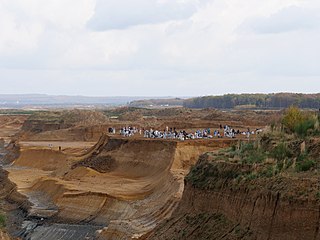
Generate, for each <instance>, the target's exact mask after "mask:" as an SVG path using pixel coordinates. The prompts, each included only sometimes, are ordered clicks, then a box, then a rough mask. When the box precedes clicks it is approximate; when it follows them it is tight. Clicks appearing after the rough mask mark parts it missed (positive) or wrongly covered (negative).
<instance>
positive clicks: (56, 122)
mask: <svg viewBox="0 0 320 240" xmlns="http://www.w3.org/2000/svg"><path fill="white" fill-rule="evenodd" d="M107 121H108V118H107V117H106V116H105V115H104V114H103V113H102V112H99V111H89V110H78V109H76V110H65V111H56V112H47V111H43V112H35V113H34V114H33V115H31V116H30V117H29V118H28V119H27V120H26V121H25V122H24V124H23V127H22V129H23V130H24V131H26V132H33V133H40V132H45V131H55V130H60V129H67V128H70V127H75V126H92V125H99V124H104V123H106V122H107Z"/></svg>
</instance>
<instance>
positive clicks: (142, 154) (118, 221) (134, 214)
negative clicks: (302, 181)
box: [16, 136, 232, 239]
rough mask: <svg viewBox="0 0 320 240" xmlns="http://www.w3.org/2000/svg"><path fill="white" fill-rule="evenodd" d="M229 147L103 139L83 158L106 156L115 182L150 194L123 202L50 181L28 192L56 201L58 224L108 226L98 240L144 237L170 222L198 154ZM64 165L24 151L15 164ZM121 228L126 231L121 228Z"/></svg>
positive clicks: (60, 158)
mask: <svg viewBox="0 0 320 240" xmlns="http://www.w3.org/2000/svg"><path fill="white" fill-rule="evenodd" d="M231 143H232V141H229V140H227V139H226V140H221V141H211V140H195V141H185V142H180V141H171V140H158V139H129V138H108V137H106V136H104V137H102V138H101V139H100V140H99V141H98V143H97V145H96V146H94V147H92V148H91V152H90V153H88V154H86V155H84V156H83V157H84V158H87V157H89V156H90V155H91V157H92V156H107V155H110V156H111V157H112V158H114V159H115V161H116V163H117V168H116V169H115V171H116V172H117V173H120V176H119V177H121V175H122V176H123V177H129V178H132V179H135V178H137V179H141V178H143V179H146V180H147V181H150V186H149V187H150V189H151V190H150V192H149V191H148V192H146V193H143V194H142V195H141V196H140V195H139V196H136V199H131V197H130V196H129V198H128V199H127V200H126V196H123V197H121V198H117V197H114V196H109V195H107V194H99V193H95V192H75V191H69V190H68V189H67V188H66V187H65V186H64V185H62V184H60V183H59V182H57V181H55V180H50V179H49V180H41V181H39V182H38V183H36V184H35V185H34V186H33V187H32V189H31V190H32V191H42V192H45V193H46V194H47V195H48V196H49V197H50V198H51V199H52V200H53V201H54V203H55V204H56V205H57V207H58V208H59V212H58V213H57V215H56V216H55V219H56V220H57V221H58V222H68V223H90V224H97V225H101V226H103V225H104V226H105V225H108V229H107V231H103V232H102V234H101V237H102V238H104V239H119V238H117V237H114V236H117V235H121V236H123V239H127V237H130V236H132V235H130V234H137V233H138V235H139V234H145V233H147V232H149V231H151V230H152V229H153V228H154V227H155V226H156V225H157V224H158V223H159V222H161V221H163V220H164V219H167V218H169V217H170V216H171V213H172V211H174V209H175V208H176V206H177V204H176V203H177V202H178V201H179V200H180V198H181V196H182V192H183V186H184V183H183V177H184V176H185V174H187V173H188V171H189V169H190V166H191V165H193V164H195V163H196V161H197V159H198V157H199V155H201V154H202V153H204V152H207V151H213V150H216V149H219V148H223V147H226V146H229V145H230V144H231ZM46 156H48V157H49V158H48V160H49V164H48V165H46V164H44V162H43V160H44V159H46V158H47V157H46ZM55 160H56V161H55ZM78 160H79V159H78ZM67 161H68V158H67V157H66V156H65V155H63V154H62V153H59V152H56V151H52V150H43V149H25V150H23V151H22V152H21V155H20V157H19V158H18V160H16V164H17V165H19V166H27V167H34V168H39V169H43V170H54V171H57V172H60V169H59V167H61V166H62V167H63V172H64V171H65V170H66V169H67V168H68V166H69V163H67ZM73 161H74V160H72V162H73ZM69 170H70V169H69ZM180 170H182V173H181V176H182V177H181V176H180V177H179V178H177V177H176V176H174V175H175V171H180ZM71 171H72V170H71ZM59 175H60V176H62V174H59ZM139 201H140V203H139V204H141V207H140V208H138V209H139V210H137V208H136V207H134V205H136V204H137V202H139ZM157 212H159V213H157ZM126 219H130V224H129V223H126ZM131 220H133V221H131ZM146 223H148V224H146ZM123 224H125V226H126V227H124V228H123ZM127 225H128V226H127ZM119 227H120V229H119ZM121 228H122V229H121ZM110 236H111V237H110Z"/></svg>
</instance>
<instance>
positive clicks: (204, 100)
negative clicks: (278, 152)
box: [183, 93, 320, 109]
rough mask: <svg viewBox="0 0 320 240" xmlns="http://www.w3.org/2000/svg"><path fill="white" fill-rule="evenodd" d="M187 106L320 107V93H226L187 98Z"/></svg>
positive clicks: (223, 107) (226, 107) (219, 107)
mask: <svg viewBox="0 0 320 240" xmlns="http://www.w3.org/2000/svg"><path fill="white" fill-rule="evenodd" d="M183 106H184V107H186V108H218V109H232V108H237V107H241V106H246V107H252V108H288V107H290V106H297V107H299V108H313V109H320V93H317V94H299V93H275V94H226V95H223V96H205V97H196V98H190V99H186V100H184V102H183Z"/></svg>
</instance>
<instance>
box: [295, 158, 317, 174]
mask: <svg viewBox="0 0 320 240" xmlns="http://www.w3.org/2000/svg"><path fill="white" fill-rule="evenodd" d="M315 165H316V163H315V162H314V161H313V160H310V159H306V160H304V161H302V162H297V164H296V170H297V171H298V172H306V171H309V170H310V169H311V168H313V167H314V166H315Z"/></svg>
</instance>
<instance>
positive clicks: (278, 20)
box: [240, 6, 320, 34]
mask: <svg viewBox="0 0 320 240" xmlns="http://www.w3.org/2000/svg"><path fill="white" fill-rule="evenodd" d="M318 10H319V9H307V8H303V7H298V6H291V7H288V8H284V9H281V10H280V11H279V12H277V13H275V14H272V15H271V16H268V17H255V18H252V19H249V20H248V21H246V22H244V23H243V24H242V25H241V27H240V28H242V30H249V31H250V30H251V31H253V32H255V33H258V34H274V33H275V34H276V33H285V32H291V31H298V30H311V29H314V28H319V27H320V15H319V12H318Z"/></svg>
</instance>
